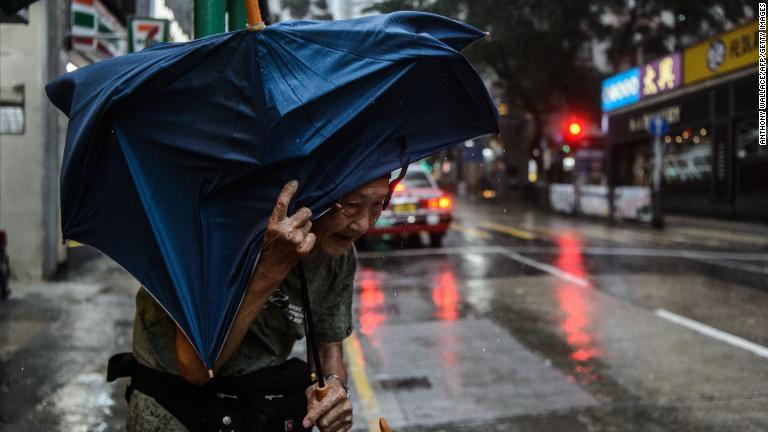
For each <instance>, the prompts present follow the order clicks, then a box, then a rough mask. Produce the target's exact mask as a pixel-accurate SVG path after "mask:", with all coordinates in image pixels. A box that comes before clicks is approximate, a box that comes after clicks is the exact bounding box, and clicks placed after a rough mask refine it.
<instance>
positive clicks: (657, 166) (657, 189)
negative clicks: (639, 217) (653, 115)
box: [651, 118, 664, 228]
mask: <svg viewBox="0 0 768 432" xmlns="http://www.w3.org/2000/svg"><path fill="white" fill-rule="evenodd" d="M651 121H656V122H657V125H656V130H659V129H660V126H659V122H660V120H659V119H658V118H657V119H654V120H651ZM661 153H662V149H661V134H660V133H654V139H653V201H652V204H651V206H652V210H653V215H652V217H651V226H653V227H655V228H663V227H664V216H663V215H662V214H661Z"/></svg>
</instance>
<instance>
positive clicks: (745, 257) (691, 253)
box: [357, 246, 768, 261]
mask: <svg viewBox="0 0 768 432" xmlns="http://www.w3.org/2000/svg"><path fill="white" fill-rule="evenodd" d="M506 252H517V253H547V254H553V253H556V254H563V253H565V254H569V253H574V254H575V253H578V254H582V255H620V256H638V257H657V258H664V257H672V258H687V259H692V260H707V259H710V260H734V261H768V254H767V253H750V252H719V251H707V250H680V249H643V248H624V247H620V248H610V247H583V248H560V247H556V246H519V247H505V246H465V247H444V248H424V249H400V250H393V251H380V252H377V251H372V252H364V251H360V252H358V253H357V255H358V256H359V257H360V258H383V257H413V256H429V255H461V254H465V253H476V254H484V253H485V254H491V253H501V254H503V253H506Z"/></svg>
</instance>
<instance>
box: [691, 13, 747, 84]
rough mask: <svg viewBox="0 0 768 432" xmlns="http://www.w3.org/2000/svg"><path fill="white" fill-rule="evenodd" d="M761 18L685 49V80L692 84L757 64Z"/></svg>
mask: <svg viewBox="0 0 768 432" xmlns="http://www.w3.org/2000/svg"><path fill="white" fill-rule="evenodd" d="M757 54H758V29H757V21H753V22H751V23H749V24H747V25H744V26H742V27H739V28H737V29H735V30H732V31H729V32H727V33H723V34H721V35H720V36H716V37H715V38H713V39H710V40H708V41H706V42H702V43H700V44H698V45H694V46H692V47H690V48H688V49H686V50H685V51H684V52H683V63H684V66H685V70H684V71H683V72H684V76H683V82H684V83H685V84H686V85H688V84H691V83H694V82H697V81H701V80H704V79H707V78H714V77H716V76H719V75H723V74H725V73H728V72H731V71H735V70H737V69H741V68H743V67H746V66H750V65H756V64H757V58H758V56H757Z"/></svg>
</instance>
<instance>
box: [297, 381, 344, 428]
mask: <svg viewBox="0 0 768 432" xmlns="http://www.w3.org/2000/svg"><path fill="white" fill-rule="evenodd" d="M325 386H326V387H328V393H327V394H326V395H325V397H324V398H323V399H322V400H319V397H318V387H317V384H314V385H311V386H309V387H307V390H306V391H305V392H304V393H305V394H306V395H307V416H306V417H304V421H303V422H302V425H303V426H304V427H305V428H310V427H312V425H316V426H317V427H318V428H319V429H320V431H321V432H346V431H348V430H350V429H352V401H351V400H349V397H347V391H346V390H345V389H344V387H343V386H342V385H341V383H340V382H339V381H337V380H336V379H333V378H332V379H329V380H326V381H325Z"/></svg>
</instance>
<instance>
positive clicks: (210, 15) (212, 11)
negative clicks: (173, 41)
mask: <svg viewBox="0 0 768 432" xmlns="http://www.w3.org/2000/svg"><path fill="white" fill-rule="evenodd" d="M224 2H225V0H195V39H199V38H201V37H205V36H210V35H212V34H217V33H224V31H225V30H226V29H225V27H224V24H225V21H224V11H225V3H224ZM241 3H242V0H241Z"/></svg>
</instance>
